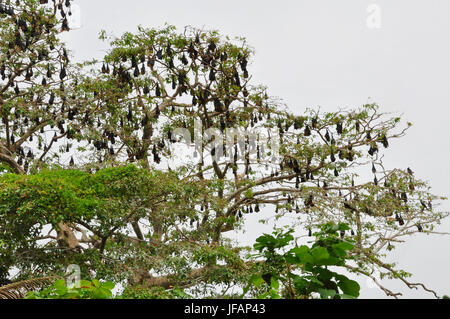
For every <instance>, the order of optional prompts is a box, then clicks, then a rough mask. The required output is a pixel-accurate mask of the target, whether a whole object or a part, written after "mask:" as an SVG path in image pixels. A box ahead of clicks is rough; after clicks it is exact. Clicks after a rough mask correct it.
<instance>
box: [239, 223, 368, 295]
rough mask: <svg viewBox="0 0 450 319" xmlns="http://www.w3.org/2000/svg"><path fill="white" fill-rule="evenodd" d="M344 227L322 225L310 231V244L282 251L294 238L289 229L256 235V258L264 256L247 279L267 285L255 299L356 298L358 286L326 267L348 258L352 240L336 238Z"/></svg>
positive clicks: (258, 286) (340, 262)
mask: <svg viewBox="0 0 450 319" xmlns="http://www.w3.org/2000/svg"><path fill="white" fill-rule="evenodd" d="M348 229H349V227H348V225H346V224H342V223H341V224H338V225H333V224H326V225H323V226H322V227H321V230H320V231H319V232H317V233H315V234H314V236H316V240H315V242H314V243H313V245H312V246H311V247H308V246H306V245H302V246H295V247H293V248H290V249H289V250H287V251H284V252H283V250H286V249H287V248H288V247H289V246H290V245H291V244H292V241H294V237H293V235H292V233H293V230H289V231H287V232H282V231H275V232H274V235H273V236H272V235H269V234H265V235H263V236H261V237H259V238H258V239H257V240H256V244H255V245H254V248H255V249H256V250H257V251H259V254H258V255H256V257H263V258H264V260H263V267H262V270H261V273H260V274H256V275H254V276H253V277H252V278H251V285H253V286H254V287H256V288H260V287H261V286H264V284H266V285H267V288H265V289H263V290H266V291H265V292H264V293H261V294H260V295H259V296H258V298H280V297H281V296H283V297H285V298H310V297H311V296H313V294H314V293H317V294H319V295H320V297H321V298H323V299H328V298H334V299H341V298H356V297H358V296H359V289H360V287H359V284H358V283H357V282H356V281H354V280H351V279H349V278H347V277H346V276H344V275H341V274H339V273H337V272H334V271H331V270H330V269H329V267H333V266H334V267H342V266H345V263H346V260H347V259H351V257H349V255H348V252H349V251H351V250H352V249H353V248H354V243H353V242H352V241H350V240H344V239H340V238H339V236H340V232H342V231H346V230H348ZM298 271H299V272H300V274H299V273H298ZM249 288H250V287H247V289H246V291H245V293H247V292H248V290H249ZM263 288H264V287H263Z"/></svg>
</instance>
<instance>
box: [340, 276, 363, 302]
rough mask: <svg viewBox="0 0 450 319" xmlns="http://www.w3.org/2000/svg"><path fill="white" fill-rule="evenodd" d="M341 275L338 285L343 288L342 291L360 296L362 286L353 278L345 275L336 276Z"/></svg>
mask: <svg viewBox="0 0 450 319" xmlns="http://www.w3.org/2000/svg"><path fill="white" fill-rule="evenodd" d="M336 277H339V282H338V286H339V288H341V290H342V292H343V293H344V294H346V295H350V296H353V297H358V296H359V290H360V288H361V287H360V286H359V284H358V283H357V282H356V281H354V280H351V279H348V278H347V277H345V276H336Z"/></svg>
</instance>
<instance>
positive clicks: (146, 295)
mask: <svg viewBox="0 0 450 319" xmlns="http://www.w3.org/2000/svg"><path fill="white" fill-rule="evenodd" d="M189 298H191V296H189V295H188V294H187V293H186V292H184V291H183V289H179V288H174V287H172V288H170V289H164V288H163V287H152V288H148V287H139V286H138V287H130V288H127V289H125V290H124V292H123V293H122V294H121V295H120V296H118V297H117V299H189Z"/></svg>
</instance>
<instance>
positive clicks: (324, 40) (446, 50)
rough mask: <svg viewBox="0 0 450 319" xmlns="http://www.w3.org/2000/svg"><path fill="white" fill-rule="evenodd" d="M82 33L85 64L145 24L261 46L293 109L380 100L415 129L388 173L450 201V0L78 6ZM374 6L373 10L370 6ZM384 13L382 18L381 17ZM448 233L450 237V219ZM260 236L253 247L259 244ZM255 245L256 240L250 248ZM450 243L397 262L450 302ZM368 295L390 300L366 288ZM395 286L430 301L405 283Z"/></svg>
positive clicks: (265, 68) (422, 240)
mask: <svg viewBox="0 0 450 319" xmlns="http://www.w3.org/2000/svg"><path fill="white" fill-rule="evenodd" d="M73 2H74V3H75V4H77V5H78V6H79V8H80V12H81V26H80V28H79V29H77V30H74V31H72V32H69V33H68V34H66V35H64V39H65V40H66V41H67V42H68V44H69V47H70V48H71V49H72V50H73V54H74V55H75V57H76V59H77V60H83V59H90V58H98V59H101V58H102V56H103V54H104V50H105V49H106V47H107V46H106V44H105V43H102V42H100V41H99V40H97V37H98V34H99V32H100V30H102V29H104V30H106V31H107V32H108V33H114V34H115V35H120V34H121V33H122V32H124V31H136V28H137V26H138V25H143V26H148V27H160V26H162V25H163V24H164V23H166V22H167V23H169V24H173V25H175V26H177V27H178V28H179V29H183V27H184V26H186V25H192V26H195V27H199V28H205V29H217V30H219V31H220V32H221V33H222V34H226V35H231V36H244V37H246V38H247V40H248V42H249V44H250V45H251V46H252V47H254V48H255V50H256V55H255V60H254V63H253V64H252V66H251V73H252V74H253V79H254V81H255V82H257V83H262V84H265V85H267V86H268V88H269V92H270V94H271V95H273V96H278V97H280V98H282V99H283V100H284V101H285V102H286V104H287V105H288V106H289V108H290V109H291V111H293V112H295V113H301V112H303V110H304V109H305V108H306V107H319V106H320V107H321V108H322V109H323V110H327V111H328V110H329V111H334V110H337V109H338V108H340V107H347V108H351V107H358V106H361V105H362V104H365V103H367V102H377V103H378V104H379V105H380V106H381V109H382V111H384V112H395V113H403V116H404V118H405V119H407V120H408V121H411V122H412V123H413V124H414V126H413V127H412V129H411V130H410V131H409V132H408V135H407V136H406V137H404V138H402V139H401V140H398V141H396V142H392V143H391V147H390V148H389V149H388V150H387V152H386V157H385V163H386V164H387V166H388V167H389V168H393V167H398V168H406V167H408V166H409V167H411V168H413V170H414V171H415V173H416V175H417V176H418V177H421V178H423V179H426V180H428V181H430V183H431V185H432V186H433V192H435V193H437V194H441V195H444V196H448V193H449V192H448V190H449V185H448V177H449V176H450V164H449V159H450V145H449V144H450V143H449V137H450V125H448V122H449V117H448V116H449V114H450V105H449V101H450V81H449V77H450V61H449V57H450V45H449V41H448V39H449V35H450V32H449V31H450V19H449V14H450V2H449V1H448V0H385V1H365V0H341V1H336V0H295V1H294V0H291V1H283V0H278V1H266V0H257V1H256V0H245V1H243V0H239V1H236V0H226V1H211V0H209V1H206V0H191V1H186V0H171V1H153V0H152V1H148V0H129V1H123V0H122V1H119V0H95V1H92V0H74V1H73ZM371 5H372V6H371ZM378 13H380V15H378ZM443 208H444V209H446V210H449V208H450V205H449V204H448V203H445V205H444V207H443ZM439 230H440V231H447V232H448V231H450V221H447V222H446V223H445V224H443V225H442V226H441V227H440V229H439ZM254 238H256V233H254V234H253V235H252V236H250V237H247V239H251V240H253V239H254ZM250 243H251V241H250V242H249V244H250ZM449 244H450V237H447V236H426V235H421V236H417V237H415V238H414V239H412V240H411V241H410V242H408V243H405V244H403V246H401V248H400V249H397V250H395V251H394V252H393V254H392V255H391V257H390V259H391V260H395V261H397V262H398V264H399V265H400V266H401V267H403V269H405V270H407V271H409V272H412V273H413V274H414V276H413V278H412V279H411V280H412V281H413V282H414V281H421V282H424V283H426V284H427V285H428V286H429V287H431V288H433V289H436V290H437V291H438V292H439V293H440V294H450V275H449V266H450V248H449ZM360 283H361V288H362V291H361V293H362V294H361V296H362V297H364V298H380V297H381V298H382V297H385V296H384V294H383V293H382V292H381V291H379V290H378V289H377V288H371V285H369V284H368V283H366V281H365V280H362V281H360ZM386 285H387V286H388V288H390V289H393V290H397V291H401V292H403V293H404V296H405V297H412V298H427V297H432V295H430V294H427V293H425V292H424V291H423V290H418V291H410V290H409V289H407V288H405V287H404V286H403V285H402V284H401V283H397V282H392V281H390V282H387V283H386Z"/></svg>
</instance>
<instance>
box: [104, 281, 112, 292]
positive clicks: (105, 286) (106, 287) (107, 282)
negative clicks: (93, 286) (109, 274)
mask: <svg viewBox="0 0 450 319" xmlns="http://www.w3.org/2000/svg"><path fill="white" fill-rule="evenodd" d="M114 287H115V284H114V283H113V282H111V281H106V282H104V283H103V284H102V288H105V289H109V290H112V289H114Z"/></svg>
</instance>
